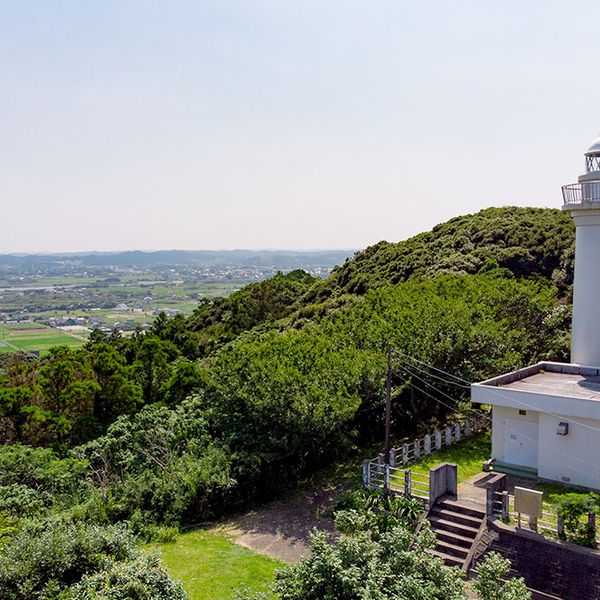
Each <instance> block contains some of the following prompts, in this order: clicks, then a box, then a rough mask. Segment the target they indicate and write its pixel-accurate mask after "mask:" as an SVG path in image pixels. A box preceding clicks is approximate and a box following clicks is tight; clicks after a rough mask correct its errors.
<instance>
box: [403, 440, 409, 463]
mask: <svg viewBox="0 0 600 600" xmlns="http://www.w3.org/2000/svg"><path fill="white" fill-rule="evenodd" d="M407 463H408V444H402V466H405V465H406V464H407Z"/></svg>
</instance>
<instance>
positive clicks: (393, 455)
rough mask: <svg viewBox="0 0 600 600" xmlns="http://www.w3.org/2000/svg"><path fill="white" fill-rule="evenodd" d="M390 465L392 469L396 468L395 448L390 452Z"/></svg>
mask: <svg viewBox="0 0 600 600" xmlns="http://www.w3.org/2000/svg"><path fill="white" fill-rule="evenodd" d="M390 465H392V467H395V466H396V448H392V449H391V450H390Z"/></svg>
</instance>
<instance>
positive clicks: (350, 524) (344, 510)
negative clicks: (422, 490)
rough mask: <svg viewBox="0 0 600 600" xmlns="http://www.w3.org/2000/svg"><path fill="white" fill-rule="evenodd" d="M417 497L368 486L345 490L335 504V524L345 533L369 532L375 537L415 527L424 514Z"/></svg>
mask: <svg viewBox="0 0 600 600" xmlns="http://www.w3.org/2000/svg"><path fill="white" fill-rule="evenodd" d="M423 508H424V507H423V504H422V503H421V502H420V501H419V500H417V499H414V498H407V497H406V496H393V495H391V494H384V493H382V492H379V491H375V492H370V491H368V490H365V489H360V490H351V491H347V492H345V493H344V494H343V495H342V496H341V497H340V498H339V499H338V500H337V502H336V503H335V506H334V513H335V526H336V528H337V529H338V530H339V531H341V532H342V533H346V534H353V533H357V532H359V531H369V532H371V534H372V535H373V536H375V537H378V536H380V535H381V534H382V533H385V532H387V531H391V530H392V529H395V528H397V527H405V528H408V529H410V530H412V529H414V527H415V525H416V523H417V520H418V519H419V517H420V516H421V514H422V513H423Z"/></svg>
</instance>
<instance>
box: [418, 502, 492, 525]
mask: <svg viewBox="0 0 600 600" xmlns="http://www.w3.org/2000/svg"><path fill="white" fill-rule="evenodd" d="M429 514H430V515H431V516H435V517H439V518H440V519H445V520H446V521H452V522H453V523H460V524H461V525H466V526H468V527H474V528H475V530H477V529H479V527H480V525H481V521H482V520H481V519H476V518H475V517H471V516H469V515H464V514H461V513H458V512H455V511H454V510H451V509H448V508H442V507H440V506H437V505H436V506H434V507H433V508H432V509H431V512H430V513H429Z"/></svg>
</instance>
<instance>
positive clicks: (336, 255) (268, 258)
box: [0, 250, 353, 271]
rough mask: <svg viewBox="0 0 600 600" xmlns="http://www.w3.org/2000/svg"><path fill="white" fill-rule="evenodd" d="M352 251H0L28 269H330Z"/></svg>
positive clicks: (5, 259) (2, 261) (6, 262)
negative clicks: (60, 252) (164, 267)
mask: <svg viewBox="0 0 600 600" xmlns="http://www.w3.org/2000/svg"><path fill="white" fill-rule="evenodd" d="M352 253H353V251H352V250H323V251H291V250H157V251H154V252H144V251H138V250H134V251H127V252H89V253H73V254H67V253H65V254H0V266H11V267H22V268H28V267H39V266H45V265H58V264H61V265H64V264H65V263H70V264H73V265H80V266H90V267H98V266H116V267H153V266H191V267H194V266H195V267H212V268H218V267H242V268H251V267H270V268H273V269H279V270H282V271H290V270H294V269H299V268H302V269H314V268H318V267H324V268H331V267H333V266H334V265H337V264H340V263H342V262H343V261H344V260H346V258H348V256H351V255H352Z"/></svg>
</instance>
